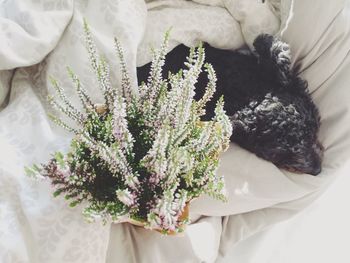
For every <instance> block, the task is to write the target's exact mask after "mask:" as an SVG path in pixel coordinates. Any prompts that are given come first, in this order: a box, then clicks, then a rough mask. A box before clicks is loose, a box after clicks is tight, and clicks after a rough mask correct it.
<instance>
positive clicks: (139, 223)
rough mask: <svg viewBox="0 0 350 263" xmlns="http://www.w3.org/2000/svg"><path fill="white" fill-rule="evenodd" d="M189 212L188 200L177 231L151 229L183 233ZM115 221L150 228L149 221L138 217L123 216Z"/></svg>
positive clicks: (158, 230)
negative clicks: (137, 218)
mask: <svg viewBox="0 0 350 263" xmlns="http://www.w3.org/2000/svg"><path fill="white" fill-rule="evenodd" d="M189 214H190V202H187V203H186V205H185V207H184V210H183V211H182V213H181V215H180V216H179V222H180V224H179V227H178V229H177V231H174V230H164V229H161V228H151V229H150V230H155V231H157V232H159V233H161V234H163V235H168V236H176V235H179V234H181V233H183V232H184V231H185V228H186V225H187V224H186V222H188V221H189ZM113 223H115V224H120V223H128V224H132V225H134V226H139V227H143V228H146V229H147V228H148V227H147V225H148V223H147V222H146V221H141V220H136V219H132V218H129V217H128V218H123V219H120V220H117V221H114V222H113Z"/></svg>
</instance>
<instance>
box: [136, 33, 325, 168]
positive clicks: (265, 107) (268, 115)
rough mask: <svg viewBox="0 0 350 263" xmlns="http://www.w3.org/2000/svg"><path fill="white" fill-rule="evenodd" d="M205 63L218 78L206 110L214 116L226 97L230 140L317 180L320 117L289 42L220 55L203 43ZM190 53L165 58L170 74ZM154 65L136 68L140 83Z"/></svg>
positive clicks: (181, 50)
mask: <svg viewBox="0 0 350 263" xmlns="http://www.w3.org/2000/svg"><path fill="white" fill-rule="evenodd" d="M204 46H205V54H206V62H209V63H211V64H212V65H213V66H214V69H215V71H216V74H217V79H218V81H217V91H216V93H215V96H214V99H213V100H212V101H211V102H210V103H209V104H208V106H207V115H206V116H205V119H210V118H211V117H212V116H213V109H214V106H215V103H216V100H217V99H218V98H219V97H220V96H221V95H224V98H225V109H226V111H227V113H228V115H229V116H231V120H232V124H233V135H232V137H231V140H232V141H233V142H236V143H237V144H238V145H240V146H241V147H243V148H245V149H247V150H249V151H251V152H253V153H255V154H256V155H257V156H259V157H261V158H263V159H265V160H268V161H271V162H272V163H274V164H275V165H276V166H278V167H280V168H284V169H287V170H290V171H294V172H302V173H309V174H312V175H317V174H319V173H320V171H321V161H322V152H323V148H322V146H321V144H320V143H319V141H318V139H317V134H318V130H319V127H320V116H319V112H318V109H317V107H316V106H315V104H314V103H313V101H312V99H311V96H310V94H309V92H308V90H307V82H306V81H305V80H303V79H301V78H300V77H299V76H298V75H297V73H296V70H293V69H291V61H290V50H289V46H288V45H287V44H286V43H283V42H282V41H280V40H278V39H276V38H274V37H272V36H270V35H266V34H262V35H259V36H258V37H257V38H256V39H255V41H254V48H255V50H254V52H253V53H251V52H246V51H244V52H242V51H228V50H219V49H216V48H213V47H211V46H210V45H208V44H205V45H204ZM188 54H189V48H188V47H186V46H184V45H179V46H178V47H176V48H175V49H173V50H172V51H171V52H170V53H168V54H167V56H166V63H165V67H164V71H163V73H164V77H166V76H167V74H168V71H170V72H173V73H175V72H177V71H178V70H179V69H181V68H184V61H185V58H186V56H187V55H188ZM149 70H150V64H147V65H145V66H143V67H140V68H138V70H137V74H138V80H139V83H141V82H142V81H146V79H147V76H148V73H149ZM207 81H208V80H207V78H206V75H205V74H204V73H202V74H201V75H200V77H199V80H198V83H197V85H196V96H195V98H196V99H198V98H200V97H201V96H202V95H203V93H204V88H205V86H206V84H207Z"/></svg>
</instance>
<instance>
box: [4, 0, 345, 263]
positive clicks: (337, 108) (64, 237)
mask: <svg viewBox="0 0 350 263" xmlns="http://www.w3.org/2000/svg"><path fill="white" fill-rule="evenodd" d="M195 2H197V3H195ZM195 2H191V1H184V0H172V1H170V0H165V1H147V3H145V2H144V1H142V0H135V1H130V0H120V1H114V0H105V1H92V0H75V1H73V0H26V1H21V0H0V104H1V105H2V106H1V108H0V123H1V125H0V237H1V238H0V261H1V262H45V263H47V262H178V261H179V259H181V262H214V261H215V260H217V261H218V262H230V261H229V259H228V258H227V257H226V256H228V255H229V253H228V252H229V251H230V249H232V246H233V244H234V243H237V242H239V241H241V240H243V239H245V238H246V237H247V236H249V235H252V234H253V233H255V232H257V231H258V230H261V229H264V228H265V227H267V226H268V225H271V224H273V223H275V222H278V221H280V220H283V219H285V218H288V217H290V216H291V215H292V214H295V213H296V212H297V211H300V210H301V209H302V208H303V207H305V206H306V205H308V204H309V203H310V202H311V201H312V200H314V199H315V198H316V197H317V196H318V195H319V194H320V193H321V192H322V191H323V189H325V188H326V186H327V185H328V184H329V182H330V181H331V180H333V179H334V176H332V175H333V174H334V171H336V170H337V169H338V168H339V167H340V166H341V165H342V164H343V162H344V161H345V160H346V159H348V156H349V153H350V151H349V144H350V139H349V136H348V134H349V132H350V127H349V123H350V122H349V119H350V114H349V112H350V111H349V107H350V106H349V103H348V101H349V99H350V95H349V93H348V92H346V86H347V84H346V83H347V82H348V81H349V70H350V65H349V58H348V56H347V54H348V51H349V47H350V44H349V32H350V30H349V24H350V18H349V16H348V13H349V4H346V3H345V1H341V0H336V1H333V2H332V5H331V6H330V5H327V3H328V1H327V0H320V1H319V2H317V3H314V2H313V3H309V2H308V1H302V0H295V1H293V3H292V2H291V1H290V0H289V1H288V0H282V1H281V3H280V4H279V3H278V1H277V0H274V1H271V2H270V4H268V3H267V4H262V3H260V1H257V0H231V1H229V0H222V1H219V0H217V1H210V0H197V1H195ZM325 6H327V7H325ZM316 7H317V8H316ZM290 8H291V9H290ZM278 14H281V16H280V17H279V15H278ZM305 14H307V16H306V15H305ZM84 17H85V18H86V19H87V20H88V22H89V24H90V27H91V31H92V34H93V36H94V38H95V41H96V44H97V46H98V49H99V50H100V51H101V53H103V54H104V55H105V56H106V57H107V58H108V60H109V63H110V65H111V68H112V74H111V76H112V82H113V83H114V84H115V85H117V84H118V83H119V79H120V76H119V71H118V69H119V66H118V61H117V59H116V56H115V54H114V53H115V52H114V48H113V36H118V38H119V39H120V42H121V43H122V44H123V46H124V50H125V57H126V60H127V62H128V63H127V66H128V69H129V71H130V73H131V76H132V78H133V83H135V84H136V79H135V76H136V71H135V68H136V65H142V64H144V63H147V62H149V60H150V52H149V51H150V47H157V46H158V45H159V43H160V41H161V39H162V36H163V33H164V32H165V30H167V29H169V28H170V27H172V31H171V41H170V46H171V48H172V47H175V46H176V45H177V44H178V43H184V44H187V45H193V44H195V43H197V42H198V40H203V41H206V42H209V43H210V44H211V45H213V46H215V47H218V48H225V49H234V48H239V47H241V46H242V45H244V44H248V46H251V44H252V41H253V39H254V38H255V36H256V35H258V34H259V33H262V32H265V33H270V34H275V33H278V32H280V33H281V35H282V38H283V39H284V40H286V41H288V42H289V43H290V45H291V47H292V55H293V56H294V62H295V63H299V64H300V65H301V69H302V70H303V73H302V74H303V76H304V77H305V78H306V79H308V81H309V83H310V85H309V87H310V90H311V91H312V92H313V97H314V99H315V101H316V103H317V104H318V106H319V107H320V111H321V115H322V123H323V124H322V127H321V134H320V138H321V140H322V142H323V143H324V146H325V148H326V152H325V160H324V168H323V173H322V175H320V176H319V177H312V176H309V175H297V174H290V173H287V172H285V171H281V170H279V169H277V168H276V167H275V166H273V165H272V164H271V163H268V162H265V161H263V160H261V159H259V158H257V157H256V156H255V155H253V154H251V153H249V152H247V151H244V150H242V149H240V148H239V147H238V146H236V145H231V146H232V147H231V148H230V150H229V151H228V152H227V153H225V155H223V157H222V163H221V168H220V170H219V173H222V174H224V175H225V178H226V182H227V190H228V193H229V202H228V203H220V202H219V201H215V200H212V199H210V198H207V197H203V198H200V199H198V200H196V201H195V202H193V204H192V205H191V216H192V218H193V223H192V224H191V225H190V226H189V227H188V229H187V231H186V232H185V235H184V236H183V237H163V236H160V234H159V233H157V232H151V231H148V230H144V229H142V228H138V227H133V226H130V225H128V224H118V225H112V226H110V225H107V226H103V225H102V224H101V223H95V224H88V223H86V222H85V221H84V220H83V218H82V216H81V214H80V210H79V208H75V209H71V208H68V207H67V205H66V203H65V201H64V200H63V199H62V198H53V197H52V189H51V187H50V184H49V182H36V181H32V180H30V179H28V178H26V176H25V175H24V170H23V166H24V165H30V164H32V163H38V162H45V161H47V160H48V158H50V153H52V152H54V151H56V150H64V149H67V147H68V144H69V140H70V139H71V136H72V135H71V134H68V133H66V132H63V131H62V130H61V129H60V128H58V127H57V126H55V125H53V124H52V123H50V122H49V120H48V118H47V113H48V112H49V111H51V109H50V107H48V105H47V103H46V96H47V95H48V94H49V93H52V92H53V90H52V87H50V84H49V81H48V78H49V76H54V77H55V78H56V79H57V80H58V81H59V82H60V83H61V84H62V85H63V86H64V87H65V89H66V91H67V92H68V96H69V97H70V98H72V99H73V101H75V102H77V97H76V95H75V93H74V88H73V86H72V84H71V82H70V80H69V78H68V77H67V74H66V72H65V68H66V66H70V67H72V68H73V69H74V71H75V72H76V73H77V74H78V75H79V77H80V78H81V80H82V82H83V83H84V84H85V87H86V88H87V89H88V91H89V92H90V94H94V97H95V99H96V100H97V101H98V100H99V99H101V97H100V95H98V94H97V92H96V79H95V78H94V77H93V74H92V72H91V69H90V67H89V63H87V53H86V50H85V48H84V39H83V31H82V21H83V18H84ZM280 21H281V22H280ZM280 23H281V24H282V26H281V24H280ZM135 88H136V85H135ZM77 104H78V103H77ZM242 213H244V214H242ZM174 248H176V249H174ZM220 260H221V261H220ZM225 260H226V261H225Z"/></svg>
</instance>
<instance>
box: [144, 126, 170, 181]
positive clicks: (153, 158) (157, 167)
mask: <svg viewBox="0 0 350 263" xmlns="http://www.w3.org/2000/svg"><path fill="white" fill-rule="evenodd" d="M168 144H169V127H168V126H164V127H163V128H161V129H160V130H159V131H158V134H157V136H156V138H155V140H154V142H153V146H152V148H151V149H150V150H149V151H148V153H147V154H146V156H145V157H144V158H143V159H142V163H143V164H144V166H145V167H146V168H148V170H149V171H150V172H152V173H154V174H155V175H156V176H157V177H158V178H157V179H155V181H156V182H159V181H160V180H161V179H163V178H164V176H165V172H166V170H167V165H168V160H167V158H166V148H167V146H168Z"/></svg>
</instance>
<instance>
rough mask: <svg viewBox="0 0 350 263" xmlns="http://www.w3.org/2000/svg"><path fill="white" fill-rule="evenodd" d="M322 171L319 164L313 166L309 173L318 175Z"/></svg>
mask: <svg viewBox="0 0 350 263" xmlns="http://www.w3.org/2000/svg"><path fill="white" fill-rule="evenodd" d="M321 171H322V168H321V166H317V167H314V168H313V169H312V171H311V172H310V174H311V175H318V174H319V173H320V172H321Z"/></svg>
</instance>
